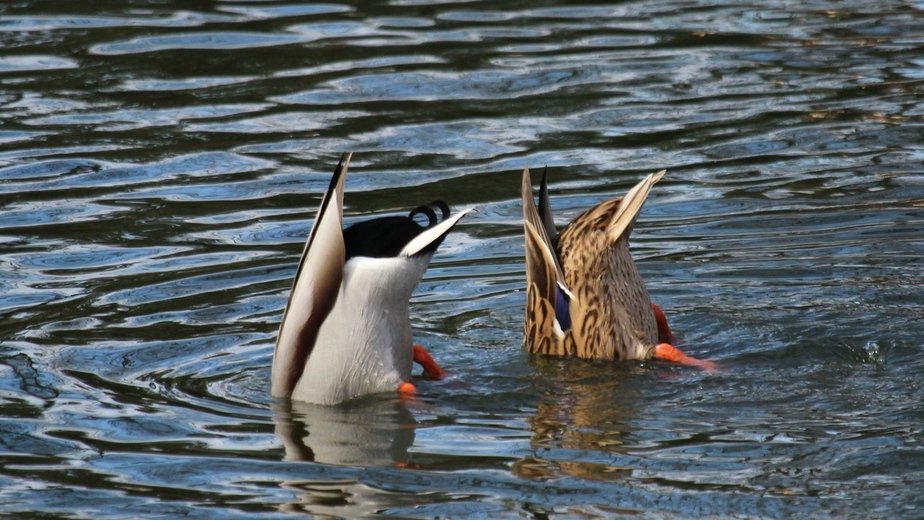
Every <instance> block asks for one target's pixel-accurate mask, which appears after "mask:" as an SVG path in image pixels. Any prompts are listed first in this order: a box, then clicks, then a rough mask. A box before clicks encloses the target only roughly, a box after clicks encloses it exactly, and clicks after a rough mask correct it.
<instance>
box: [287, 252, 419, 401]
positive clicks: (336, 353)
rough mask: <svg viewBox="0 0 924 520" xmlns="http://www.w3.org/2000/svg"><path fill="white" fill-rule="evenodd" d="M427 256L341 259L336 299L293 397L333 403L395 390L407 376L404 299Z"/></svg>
mask: <svg viewBox="0 0 924 520" xmlns="http://www.w3.org/2000/svg"><path fill="white" fill-rule="evenodd" d="M430 256H431V255H422V256H418V257H405V256H399V257H395V258H367V257H356V258H351V259H350V260H349V261H347V262H346V264H345V265H344V269H343V281H342V283H341V285H340V292H339V294H338V295H337V302H336V303H335V304H334V308H333V309H332V310H331V312H330V314H328V316H327V319H326V320H325V321H324V323H323V324H322V325H321V328H320V330H319V331H318V337H317V340H316V341H315V345H314V349H313V350H312V352H311V356H310V357H309V358H308V361H307V363H306V365H305V371H304V373H303V374H302V377H301V378H300V379H299V381H298V384H297V385H296V386H295V390H294V391H293V392H292V396H291V397H292V399H295V400H299V401H305V402H309V403H315V404H336V403H340V402H343V401H346V400H348V399H351V398H354V397H358V396H361V395H365V394H372V393H379V392H394V391H395V390H396V389H397V388H398V385H399V384H400V383H401V382H403V381H409V380H410V378H411V368H412V365H413V351H412V338H411V322H410V314H409V308H408V304H409V301H410V298H411V293H412V292H413V291H414V288H415V287H416V286H417V284H418V283H419V282H420V279H421V277H422V276H423V273H424V271H425V270H426V268H427V264H429V262H430Z"/></svg>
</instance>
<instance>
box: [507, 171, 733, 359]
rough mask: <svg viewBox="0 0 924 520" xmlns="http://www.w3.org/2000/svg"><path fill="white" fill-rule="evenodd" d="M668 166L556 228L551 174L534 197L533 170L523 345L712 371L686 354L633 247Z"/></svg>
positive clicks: (527, 209)
mask: <svg viewBox="0 0 924 520" xmlns="http://www.w3.org/2000/svg"><path fill="white" fill-rule="evenodd" d="M664 173H665V172H664V171H660V172H658V173H654V174H651V175H648V176H646V177H645V178H644V179H642V180H641V181H640V182H639V183H638V184H636V185H635V186H634V187H633V188H632V189H631V190H629V192H628V193H626V195H625V196H624V197H622V198H616V199H612V200H607V201H603V202H601V203H599V204H597V205H595V206H593V207H592V208H590V209H588V210H586V211H585V212H583V213H581V214H580V215H578V216H577V217H576V218H575V219H574V220H572V221H571V222H570V223H569V224H568V225H566V226H565V227H564V228H562V229H561V231H560V232H559V231H558V229H557V228H556V226H555V223H554V219H553V217H552V210H551V206H550V202H549V195H548V185H547V180H546V172H543V175H542V180H541V184H540V187H539V204H538V206H537V205H536V202H535V200H534V199H533V187H532V180H531V177H530V174H529V169H524V170H523V180H522V185H521V195H522V199H523V227H524V232H525V238H526V286H527V291H526V292H527V301H526V310H525V320H524V331H523V348H524V350H526V351H527V352H530V353H534V354H544V355H550V356H562V357H578V358H584V359H612V360H618V359H638V360H645V359H662V360H665V361H673V362H679V363H684V364H689V365H695V366H700V367H702V368H706V369H713V368H714V367H715V365H714V363H712V362H710V361H704V360H699V359H696V358H692V357H690V356H687V355H685V354H684V353H683V352H681V351H680V350H679V349H677V348H676V347H674V346H673V345H672V343H673V342H674V336H673V333H672V332H671V329H670V327H669V326H668V324H667V319H666V317H665V316H664V313H663V312H662V311H661V309H660V307H658V306H657V305H654V304H652V303H651V299H650V297H649V295H648V290H647V289H646V288H645V283H644V281H643V280H642V276H641V274H640V273H639V271H638V268H637V267H636V265H635V262H634V260H633V259H632V255H631V254H630V252H629V235H630V233H631V232H632V228H633V226H634V225H635V221H636V219H637V218H638V214H639V212H640V210H641V209H642V206H643V205H644V203H645V200H646V199H647V197H648V193H649V192H650V191H651V188H652V186H654V185H655V184H656V183H657V182H658V181H659V180H661V177H663V176H664Z"/></svg>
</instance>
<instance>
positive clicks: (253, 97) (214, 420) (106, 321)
mask: <svg viewBox="0 0 924 520" xmlns="http://www.w3.org/2000/svg"><path fill="white" fill-rule="evenodd" d="M0 10H2V11H3V13H2V16H0V47H2V48H3V49H4V50H5V51H4V54H3V55H2V56H0V78H2V80H3V86H4V89H3V91H2V92H0V121H2V126H3V129H2V130H0V295H2V296H0V432H2V435H0V452H2V456H3V457H4V464H3V469H2V471H0V503H2V504H3V505H0V511H3V512H5V513H11V514H13V515H16V516H36V515H46V516H61V515H64V516H75V515H76V516H81V517H93V518H116V517H118V518H122V517H126V516H132V515H145V516H162V517H175V516H178V515H185V516H191V517H211V516H215V515H216V514H220V515H221V516H223V517H230V518H237V517H240V518H253V517H261V518H271V517H272V518H275V517H280V518H282V517H286V516H290V514H291V513H292V512H301V513H308V514H314V515H319V514H320V515H330V516H343V517H353V516H368V515H393V516H414V517H417V516H458V517H466V516H485V517H492V518H493V517H518V516H530V517H533V516H536V517H539V516H541V517H546V516H549V517H552V516H559V517H561V516H567V517H570V516H576V517H584V516H628V515H642V516H696V517H700V516H707V517H708V516H741V517H786V516H819V515H822V516H839V517H841V516H842V517H856V516H859V515H860V513H858V511H862V512H863V513H862V515H863V517H864V518H865V517H867V516H872V517H895V516H908V515H909V514H913V511H915V508H918V509H919V508H920V507H921V502H920V499H919V498H917V496H916V495H915V494H914V493H913V492H909V491H908V490H913V489H917V487H916V484H919V483H920V480H921V479H920V474H921V473H922V472H921V468H922V467H924V457H922V452H921V449H920V446H921V442H922V440H924V431H922V429H921V427H920V424H921V420H922V418H924V410H922V408H921V406H920V402H921V399H919V398H916V397H920V396H921V395H922V391H924V385H922V384H921V382H920V379H921V378H920V377H919V374H920V371H921V368H922V363H921V356H920V353H921V352H920V351H921V342H920V339H919V338H918V337H917V331H918V329H919V328H920V327H919V325H918V323H919V322H920V319H921V317H922V316H924V306H922V304H921V301H920V297H919V292H920V290H919V288H920V287H921V285H922V283H924V279H922V275H921V269H920V260H919V259H920V258H921V256H922V255H924V242H922V240H921V238H920V229H922V226H924V214H922V211H921V208H922V207H924V183H922V181H921V179H922V178H924V176H922V171H921V166H920V165H921V162H922V161H921V159H922V158H924V148H922V146H921V144H920V143H921V142H924V130H922V127H921V125H920V124H919V123H918V121H919V120H920V116H921V115H922V113H924V110H922V106H924V105H922V103H921V101H920V99H919V97H920V96H919V91H920V79H921V77H922V73H921V71H922V67H924V62H922V60H921V58H920V57H919V48H920V47H921V43H922V41H921V37H920V30H919V27H918V26H919V25H920V22H919V19H920V12H921V6H920V5H917V4H915V3H911V4H909V3H907V2H900V1H886V2H881V3H877V4H875V5H870V4H869V3H868V2H866V3H865V2H858V1H854V0H847V1H845V2H839V3H837V4H829V3H825V2H809V3H806V4H799V5H795V4H791V3H786V2H775V3H770V4H767V5H763V6H760V7H755V6H744V5H737V4H728V3H725V4H716V3H710V2H706V1H698V2H693V3H690V2H668V3H641V4H638V3H633V4H624V5H614V6H604V5H567V6H566V5H551V4H549V5H542V6H537V5H526V4H517V5H508V6H497V5H490V4H487V3H484V2H464V1H462V2H456V1H444V2H435V3H434V2H420V1H417V0H397V1H393V2H389V3H385V4H380V5H371V4H369V5H366V4H359V3H355V2H354V3H323V4H306V3H292V2H275V3H272V4H269V3H241V2H223V3H219V4H217V5H213V6H197V7H196V8H195V10H191V9H190V8H189V6H174V5H172V3H171V2H167V3H164V4H158V5H147V6H143V7H141V8H139V7H138V6H135V7H132V8H130V9H129V8H126V9H121V8H112V9H107V10H102V11H101V10H100V9H99V8H98V6H94V5H90V4H87V5H78V4H73V5H70V4H69V5H67V6H63V7H59V8H57V9H56V10H55V11H53V12H52V11H49V10H48V8H47V6H45V8H39V7H37V6H35V5H31V4H29V3H25V4H16V5H13V4H11V5H9V6H4V7H2V8H0ZM345 150H353V151H356V152H357V154H356V155H355V156H354V164H353V167H352V168H351V174H350V178H349V179H348V181H347V188H346V196H345V221H346V222H347V223H351V222H354V221H356V220H357V219H360V218H365V217H367V216H369V215H385V214H404V213H406V212H407V210H408V208H409V207H412V206H414V205H416V204H418V203H421V202H426V201H429V200H434V199H437V198H440V199H445V200H447V201H448V202H449V203H450V204H451V205H452V206H453V207H454V208H459V207H469V206H476V207H477V211H476V212H473V213H472V214H470V215H469V216H467V217H466V219H465V220H464V221H463V222H462V223H461V224H460V225H459V227H458V229H457V231H455V232H454V233H453V234H451V235H450V236H449V237H448V238H447V240H446V241H445V243H444V244H442V246H441V248H440V249H439V251H438V252H437V254H436V255H435V256H434V258H433V261H432V264H431V267H430V269H429V270H428V272H427V274H426V276H425V279H424V280H423V281H422V282H421V284H420V286H419V287H418V289H417V291H416V292H415V295H414V297H413V299H412V302H411V311H412V312H411V314H412V327H413V329H414V334H415V340H416V341H419V342H421V343H423V344H425V345H426V346H427V347H428V348H429V349H430V350H431V351H432V352H433V353H434V355H435V356H436V357H437V359H438V360H439V361H440V362H441V364H443V365H444V366H445V367H446V368H447V370H448V371H449V374H450V375H449V377H447V378H446V379H445V380H441V381H432V380H427V379H423V378H420V379H418V380H417V381H416V383H417V386H418V390H419V394H418V398H417V399H416V400H413V401H400V400H398V399H396V398H395V397H394V396H389V395H383V396H372V397H370V398H368V399H363V400H360V401H357V402H355V403H350V404H349V405H347V406H343V407H336V408H326V407H313V406H308V405H304V406H303V405H300V404H298V403H285V402H282V401H277V400H274V399H272V398H270V397H269V395H268V394H267V391H266V385H267V380H268V378H269V371H270V364H271V359H272V351H273V341H274V337H275V333H276V330H277V327H278V322H279V319H280V313H281V310H282V307H283V305H284V303H285V298H286V294H287V291H288V290H289V288H290V284H291V276H292V275H293V273H294V271H295V268H296V264H297V261H298V257H299V254H300V253H301V250H302V247H303V244H304V239H305V236H306V235H307V234H308V231H309V229H310V225H311V220H312V218H313V217H314V213H315V211H316V208H317V206H318V204H319V202H320V197H321V194H322V193H323V192H324V190H325V189H326V187H327V183H328V182H329V178H330V177H329V175H330V169H331V167H332V165H333V164H335V162H336V159H337V156H338V154H339V153H340V152H342V151H345ZM527 166H528V167H530V168H532V169H534V170H536V169H539V168H542V167H544V166H549V178H550V193H551V197H552V206H553V207H554V208H555V213H556V216H557V218H558V220H559V222H560V223H564V222H565V221H567V220H568V219H570V218H573V217H574V216H576V215H578V214H579V213H580V212H582V211H583V210H584V209H586V208H587V207H589V206H590V205H592V204H595V203H596V202H599V201H600V200H604V199H607V198H612V197H614V196H618V195H620V194H622V193H624V192H625V190H626V189H627V188H628V187H629V186H631V185H632V184H633V183H634V182H636V181H637V180H638V179H639V178H640V177H641V176H642V175H643V174H645V173H649V172H651V171H655V170H658V169H661V168H667V169H668V170H669V172H668V175H667V176H666V177H665V178H664V180H663V181H662V182H661V183H659V185H658V186H657V187H656V189H655V190H654V191H653V192H652V194H651V197H650V198H649V200H648V202H647V204H646V206H645V209H644V211H643V213H642V216H641V217H640V219H639V221H638V223H637V225H636V227H635V230H634V231H633V238H632V241H633V253H634V254H635V256H636V258H637V260H638V263H639V268H640V270H641V271H642V273H643V275H644V276H645V278H646V281H647V284H648V287H649V290H650V293H651V295H652V299H653V300H654V301H656V302H657V303H659V304H660V305H661V306H662V307H663V308H664V309H665V310H666V311H667V314H668V316H669V319H670V320H671V324H672V326H673V327H674V329H675V331H676V332H677V334H678V335H679V336H680V339H681V342H682V344H683V346H684V348H685V349H687V350H688V351H690V352H691V353H693V354H696V355H700V356H704V357H709V358H712V359H715V360H716V361H718V363H719V365H720V367H721V368H720V370H719V371H718V372H716V373H702V372H699V371H695V370H688V369H684V368H680V367H675V366H670V365H664V364H660V363H650V362H645V363H620V364H615V365H614V364H611V363H594V362H581V363H578V362H573V361H562V360H550V359H536V358H530V357H528V356H525V355H524V354H523V353H522V352H521V351H520V341H521V335H522V332H521V330H520V327H521V323H522V312H523V308H522V305H523V298H524V297H523V286H522V284H523V263H522V262H523V260H522V224H521V222H520V219H521V208H520V202H519V193H518V185H519V175H520V173H521V171H522V169H523V167H527ZM78 495H79V496H80V498H81V505H80V506H79V507H78V508H77V509H75V506H74V500H73V498H74V497H75V496H78Z"/></svg>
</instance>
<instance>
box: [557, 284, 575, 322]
mask: <svg viewBox="0 0 924 520" xmlns="http://www.w3.org/2000/svg"><path fill="white" fill-rule="evenodd" d="M568 303H569V302H568V296H567V295H566V294H565V291H563V290H562V289H561V287H555V319H556V320H558V325H559V326H560V327H561V330H562V331H563V332H564V331H567V330H568V329H570V328H571V313H570V312H568Z"/></svg>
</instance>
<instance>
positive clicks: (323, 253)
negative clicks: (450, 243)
mask: <svg viewBox="0 0 924 520" xmlns="http://www.w3.org/2000/svg"><path fill="white" fill-rule="evenodd" d="M350 158H351V154H344V155H343V156H342V157H341V159H340V163H339V164H338V165H337V168H336V170H335V171H334V175H333V178H332V179H331V182H330V186H329V188H328V190H327V193H326V194H325V196H324V198H323V200H322V202H321V207H320V209H319V210H318V213H317V217H316V219H315V223H314V226H313V227H312V230H311V234H310V235H309V237H308V240H307V242H306V244H305V249H304V251H303V254H302V257H301V260H300V261H299V266H298V271H297V272H296V276H295V281H294V283H293V285H292V290H291V293H290V295H289V300H288V302H287V304H286V309H285V312H284V314H283V318H282V323H281V324H280V327H279V333H278V335H277V339H276V347H275V350H274V352H273V368H272V373H271V388H270V391H271V394H272V395H273V396H274V397H288V398H291V399H294V400H297V401H305V402H309V403H315V404H324V405H331V404H337V403H340V402H343V401H347V400H350V399H353V398H357V397H360V396H363V395H367V394H374V393H380V392H389V391H391V392H394V391H398V392H400V393H403V394H408V393H413V392H414V388H415V387H414V385H413V383H412V382H411V371H412V368H413V363H414V362H415V361H416V362H418V363H420V364H421V365H423V367H424V372H425V373H426V374H427V375H429V376H431V377H434V378H439V377H441V375H442V370H441V369H440V367H439V365H437V364H436V363H435V362H434V361H433V359H432V357H430V355H429V354H428V353H427V352H426V351H425V350H424V349H423V348H422V347H420V346H419V345H414V344H413V341H412V335H411V326H410V311H409V307H408V305H409V301H410V297H411V293H412V292H413V290H414V288H415V287H416V286H417V284H418V283H419V282H420V279H421V278H422V276H423V274H424V271H425V270H426V268H427V266H428V265H429V263H430V258H431V257H432V256H433V253H434V252H435V251H436V249H437V247H439V245H440V243H441V242H442V241H443V239H444V238H445V237H446V235H447V234H448V233H449V232H450V231H451V230H452V228H453V226H455V225H456V223H458V221H459V219H461V218H462V217H463V216H464V215H465V214H466V213H467V212H468V211H467V210H466V211H462V212H459V213H457V214H455V215H452V216H450V213H449V208H448V206H446V204H445V203H443V202H441V201H436V202H433V203H431V204H430V205H427V206H420V207H418V208H415V209H414V210H413V211H411V212H410V214H409V215H408V216H406V217H405V216H391V217H381V218H376V219H371V220H366V221H362V222H358V223H356V224H353V225H352V226H350V227H348V228H346V229H344V228H343V194H344V182H345V180H346V174H347V170H348V168H349V163H350ZM435 210H439V211H440V215H439V216H438V215H437V213H436V211H435ZM420 215H423V216H425V217H426V218H427V225H425V226H421V225H420V224H418V223H417V222H415V217H417V218H419V216H420ZM440 217H441V219H440Z"/></svg>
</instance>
